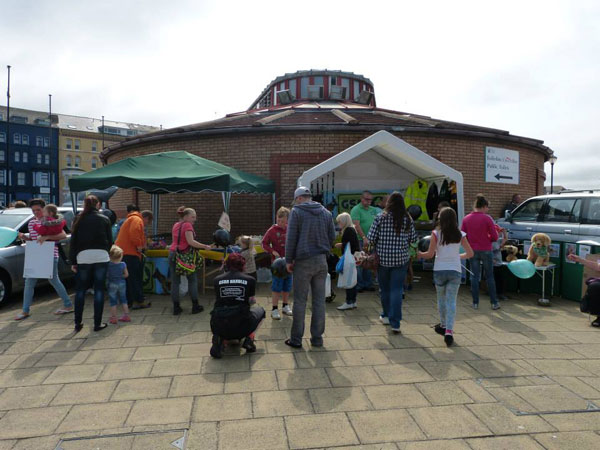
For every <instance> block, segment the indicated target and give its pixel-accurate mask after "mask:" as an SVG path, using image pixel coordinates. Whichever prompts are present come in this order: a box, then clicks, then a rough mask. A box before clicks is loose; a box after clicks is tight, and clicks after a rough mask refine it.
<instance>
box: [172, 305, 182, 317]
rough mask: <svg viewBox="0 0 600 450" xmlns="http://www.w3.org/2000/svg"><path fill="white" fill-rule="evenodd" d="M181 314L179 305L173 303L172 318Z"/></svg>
mask: <svg viewBox="0 0 600 450" xmlns="http://www.w3.org/2000/svg"><path fill="white" fill-rule="evenodd" d="M182 312H183V309H181V306H180V305H179V303H175V304H174V305H173V315H174V316H178V315H179V314H181V313H182Z"/></svg>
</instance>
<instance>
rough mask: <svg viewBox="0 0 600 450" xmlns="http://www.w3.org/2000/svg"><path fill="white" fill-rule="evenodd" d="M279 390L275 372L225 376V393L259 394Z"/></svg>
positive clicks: (239, 373) (262, 371)
mask: <svg viewBox="0 0 600 450" xmlns="http://www.w3.org/2000/svg"><path fill="white" fill-rule="evenodd" d="M276 389H277V377H276V375H275V371H273V370H269V371H266V370H261V371H258V372H233V373H228V374H226V375H225V393H226V394H229V393H233V392H258V391H272V390H276Z"/></svg>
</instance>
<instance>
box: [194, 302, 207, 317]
mask: <svg viewBox="0 0 600 450" xmlns="http://www.w3.org/2000/svg"><path fill="white" fill-rule="evenodd" d="M202 311H204V306H202V305H199V304H198V303H194V304H193V305H192V314H198V313H201V312H202Z"/></svg>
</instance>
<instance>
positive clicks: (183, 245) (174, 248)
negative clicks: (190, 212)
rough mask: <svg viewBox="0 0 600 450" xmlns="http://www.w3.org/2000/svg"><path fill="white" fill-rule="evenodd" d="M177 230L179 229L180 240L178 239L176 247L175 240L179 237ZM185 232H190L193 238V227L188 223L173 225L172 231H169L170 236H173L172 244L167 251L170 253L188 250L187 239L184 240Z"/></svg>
mask: <svg viewBox="0 0 600 450" xmlns="http://www.w3.org/2000/svg"><path fill="white" fill-rule="evenodd" d="M181 227H183V228H181ZM179 228H181V238H180V239H179V245H177V244H178V242H177V239H178V238H179V237H180V236H179ZM187 231H191V232H192V234H193V235H194V237H195V236H196V233H195V232H194V227H193V226H192V224H191V223H189V222H177V223H176V224H175V225H173V230H172V231H171V235H172V236H173V243H172V244H171V247H169V250H171V251H172V252H184V251H186V250H187V249H188V247H189V246H190V244H188V242H187V239H186V238H185V233H186V232H187Z"/></svg>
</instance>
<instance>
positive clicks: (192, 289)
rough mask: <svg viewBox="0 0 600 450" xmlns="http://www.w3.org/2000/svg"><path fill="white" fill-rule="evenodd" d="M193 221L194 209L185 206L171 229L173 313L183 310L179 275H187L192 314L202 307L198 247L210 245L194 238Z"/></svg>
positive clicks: (207, 248) (204, 247) (170, 254)
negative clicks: (180, 302)
mask: <svg viewBox="0 0 600 450" xmlns="http://www.w3.org/2000/svg"><path fill="white" fill-rule="evenodd" d="M194 222H196V211H194V210H193V209H192V208H185V209H184V210H183V216H182V218H181V220H179V221H178V222H176V223H175V224H174V225H173V229H172V231H171V234H172V237H173V243H172V244H171V247H170V248H169V269H170V272H171V299H172V300H173V315H174V316H177V315H179V314H181V313H182V312H183V310H182V309H181V306H180V304H179V282H180V277H181V276H185V277H187V281H188V291H189V293H190V297H191V298H192V314H198V313H199V312H202V311H203V310H204V307H202V305H200V304H199V303H198V272H197V269H198V267H197V266H198V265H199V264H198V262H199V261H198V258H200V255H198V254H197V251H198V250H199V249H204V250H209V249H210V245H206V244H202V243H200V242H198V241H196V240H195V237H196V233H195V231H194V225H193V224H194Z"/></svg>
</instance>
